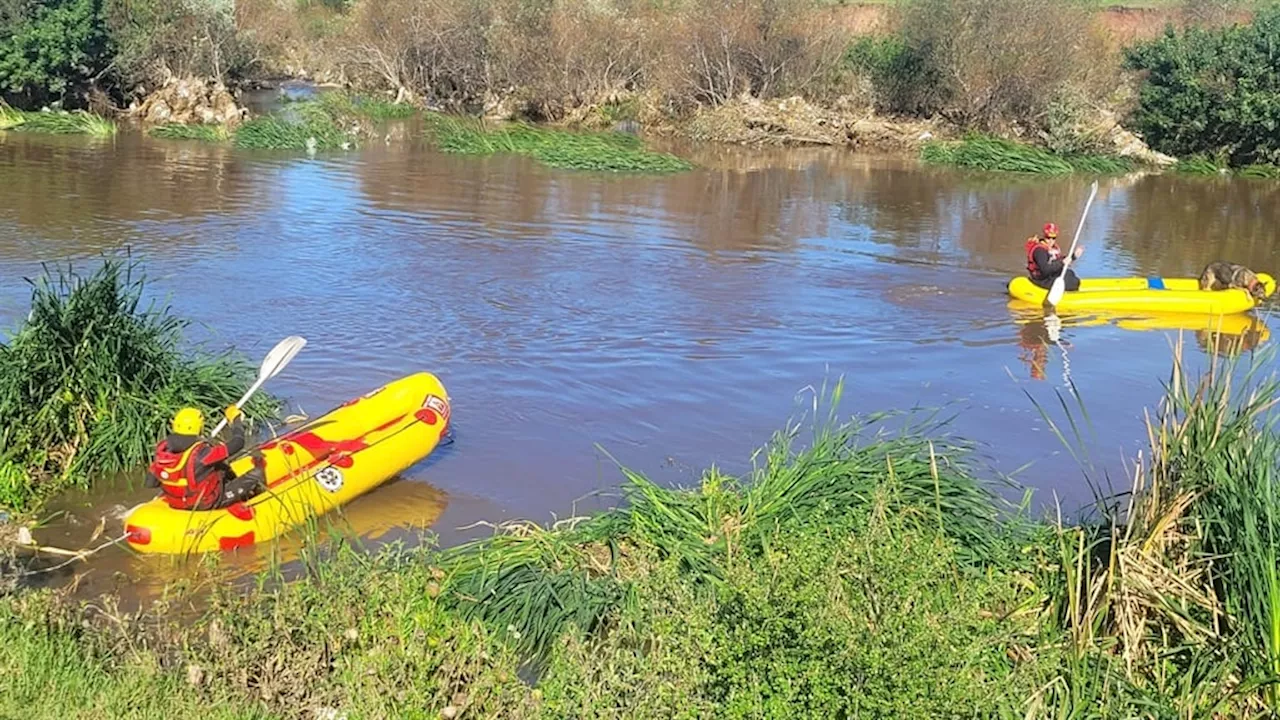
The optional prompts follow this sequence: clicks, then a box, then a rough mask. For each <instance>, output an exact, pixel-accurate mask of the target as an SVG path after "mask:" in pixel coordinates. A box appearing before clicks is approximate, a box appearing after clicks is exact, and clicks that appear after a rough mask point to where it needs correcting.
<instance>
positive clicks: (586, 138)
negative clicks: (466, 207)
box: [430, 115, 693, 173]
mask: <svg viewBox="0 0 1280 720" xmlns="http://www.w3.org/2000/svg"><path fill="white" fill-rule="evenodd" d="M430 125H431V128H432V133H433V134H434V136H435V141H436V144H437V146H438V147H439V148H440V149H441V150H443V151H444V152H452V153H463V154H469V155H492V154H497V153H514V154H522V155H529V156H532V157H534V158H537V159H538V160H539V161H540V162H542V163H544V164H546V165H549V166H551V167H557V168H566V169H571V170H598V171H607V172H630V173H672V172H680V171H684V170H688V169H690V168H692V167H693V164H692V163H690V162H688V161H687V160H684V159H682V158H679V157H676V156H674V155H670V154H668V153H658V152H653V151H650V150H646V149H644V146H643V144H642V143H641V142H640V139H639V138H637V137H635V136H633V135H628V134H625V133H573V132H566V131H563V130H552V129H548V128H539V127H532V126H529V125H524V124H515V125H505V126H501V127H497V128H488V127H486V126H485V125H484V124H483V123H481V122H479V121H470V120H463V119H460V118H453V117H444V116H440V115H434V116H432V117H431V118H430Z"/></svg>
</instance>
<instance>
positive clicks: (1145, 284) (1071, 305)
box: [1008, 273, 1276, 315]
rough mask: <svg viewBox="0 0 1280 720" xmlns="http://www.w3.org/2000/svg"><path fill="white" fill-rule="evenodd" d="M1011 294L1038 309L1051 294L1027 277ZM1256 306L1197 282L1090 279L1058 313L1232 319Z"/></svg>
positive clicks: (1266, 282)
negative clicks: (1140, 314)
mask: <svg viewBox="0 0 1280 720" xmlns="http://www.w3.org/2000/svg"><path fill="white" fill-rule="evenodd" d="M1258 279H1259V280H1260V281H1262V284H1263V287H1265V288H1266V292H1267V297H1270V296H1271V295H1272V293H1274V292H1275V290H1276V281H1275V279H1274V278H1272V277H1271V276H1270V275H1267V274H1265V273H1258ZM1008 292H1009V296H1010V297H1012V298H1014V299H1017V300H1020V301H1022V302H1026V303H1030V304H1032V305H1035V306H1042V305H1044V302H1045V297H1046V296H1047V295H1048V294H1049V291H1048V290H1046V289H1044V288H1042V287H1039V286H1038V285H1036V284H1035V283H1033V282H1031V279H1030V278H1027V277H1025V276H1020V277H1016V278H1013V279H1012V280H1010V281H1009V284H1008ZM1255 305H1257V303H1256V302H1255V300H1254V299H1253V296H1251V295H1250V294H1249V293H1248V292H1246V291H1245V290H1241V289H1235V288H1233V289H1231V290H1201V289H1200V281H1199V280H1198V279H1196V278H1088V279H1084V280H1081V281H1080V289H1079V290H1077V291H1074V292H1067V293H1066V294H1064V295H1063V296H1062V302H1060V303H1058V306H1057V310H1058V311H1059V312H1071V311H1108V310H1109V311H1112V312H1141V313H1150V312H1160V313H1192V314H1201V313H1203V314H1208V315H1232V314H1235V313H1243V312H1248V311H1249V310H1252V309H1253V308H1254V306H1255Z"/></svg>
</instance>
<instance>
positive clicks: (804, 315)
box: [0, 133, 1280, 594]
mask: <svg viewBox="0 0 1280 720" xmlns="http://www.w3.org/2000/svg"><path fill="white" fill-rule="evenodd" d="M679 150H680V151H681V152H683V153H685V154H686V155H688V156H689V157H691V158H692V159H694V160H695V161H697V162H698V163H700V164H701V166H702V167H701V168H700V169H698V170H695V171H692V172H689V173H685V174H680V175H675V176H669V177H626V176H612V175H601V174H592V173H579V172H567V171H558V170H552V169H547V168H545V167H542V166H539V165H537V164H536V163H534V162H532V161H530V160H526V159H523V158H518V157H493V158H485V159H477V158H472V157H460V156H450V155H442V154H438V153H435V152H433V151H431V150H430V149H429V148H426V147H423V146H420V145H418V144H412V143H409V144H398V143H394V142H393V143H391V144H387V143H382V142H376V143H373V144H372V145H371V146H369V147H367V148H364V149H361V150H359V151H353V152H349V153H338V154H330V155H324V154H322V155H319V156H316V157H313V158H312V157H307V156H305V155H296V154H284V153H262V152H257V153H254V152H243V151H236V150H233V149H230V148H224V147H211V146H207V145H202V144H199V143H193V142H181V141H159V140H151V139H146V138H142V137H139V136H136V135H132V134H125V133H122V134H121V135H120V136H118V137H116V138H114V139H112V140H107V141H95V140H88V139H83V138H58V137H42V136H31V135H20V134H3V133H0V323H2V324H3V325H4V326H5V327H10V328H11V327H14V326H15V325H16V324H17V323H18V322H19V321H20V320H21V318H22V317H23V316H24V315H25V313H26V308H27V302H28V299H29V294H28V287H27V286H26V285H25V283H24V282H23V281H22V278H23V277H24V276H31V275H33V274H35V273H38V272H39V271H40V263H41V262H47V261H68V260H70V261H75V262H77V263H93V262H96V257H97V255H98V254H99V253H101V252H104V251H117V250H121V249H123V248H126V247H128V248H130V249H131V252H132V254H133V257H134V258H135V259H136V260H138V261H141V263H143V267H144V268H145V270H146V272H147V275H148V277H149V279H150V285H149V287H150V288H151V291H152V292H153V293H154V294H155V295H156V296H157V297H164V296H168V297H169V299H170V301H171V303H172V306H173V308H174V309H175V311H176V312H178V313H180V314H182V315H184V316H187V317H189V318H191V319H193V320H194V321H196V323H198V327H197V328H195V330H196V337H197V339H202V340H205V341H208V342H210V343H212V344H214V346H224V345H227V344H234V345H235V346H237V347H238V348H239V349H240V350H242V351H243V352H245V353H246V354H247V355H249V356H250V357H251V358H252V359H253V360H254V362H256V361H257V360H258V359H260V358H261V357H262V354H263V353H265V352H266V350H268V349H269V348H270V347H271V346H272V345H273V344H274V343H275V342H276V341H277V340H279V339H280V338H282V337H284V336H286V335H292V334H299V335H303V336H305V337H306V338H307V339H308V341H309V344H308V345H307V348H306V349H305V350H304V351H303V352H302V354H301V355H299V356H298V357H297V358H296V359H295V360H294V362H293V363H292V364H291V365H290V366H289V367H288V369H287V370H286V371H285V372H284V373H283V374H282V375H281V376H279V377H277V378H276V379H274V380H272V381H271V382H270V384H269V385H268V388H269V389H270V390H271V391H272V392H274V393H276V394H278V395H280V396H283V397H284V398H286V399H287V401H288V402H289V405H290V409H291V410H293V411H299V410H300V411H303V412H306V413H309V414H311V415H313V416H314V415H317V414H319V413H322V412H324V411H326V410H328V409H330V408H331V407H332V406H334V405H337V404H338V403H341V402H343V401H345V400H347V399H348V398H350V397H353V396H355V395H357V394H360V393H363V392H365V391H367V390H369V389H372V388H373V387H375V386H377V385H379V384H382V383H384V382H386V381H389V380H392V379H395V378H397V377H400V376H402V375H405V374H408V373H411V372H414V371H418V370H429V371H431V372H434V373H436V374H437V375H439V376H440V377H441V379H442V380H443V381H444V383H445V385H446V386H447V387H448V389H449V391H450V394H451V395H452V397H453V399H454V423H455V428H456V442H454V443H453V444H452V445H450V446H448V447H443V448H441V449H439V450H438V451H437V452H436V453H435V454H433V455H432V456H431V457H430V458H429V459H428V460H427V461H425V462H423V463H421V464H419V465H418V466H415V467H414V468H413V469H411V470H410V471H409V472H407V473H406V474H405V475H404V476H403V477H402V478H400V479H398V480H396V481H394V482H392V483H390V484H388V485H385V486H383V487H382V488H380V489H378V490H376V491H374V492H373V493H371V494H369V495H367V496H365V497H363V498H361V499H360V500H358V501H356V502H355V503H354V504H353V505H351V506H350V507H349V508H348V509H347V511H346V513H345V517H346V520H347V522H348V523H349V524H350V527H351V528H352V529H353V530H354V531H355V532H356V533H357V534H360V535H362V536H363V537H365V538H366V539H369V540H371V541H373V543H374V544H377V543H378V542H384V541H386V540H388V539H403V538H410V539H411V538H413V537H415V536H416V534H417V532H418V531H419V530H421V529H423V528H430V529H431V530H432V531H434V532H436V533H438V534H439V536H440V539H441V541H442V542H445V543H448V542H456V541H457V540H458V539H460V538H463V537H468V536H472V535H474V534H476V533H481V532H487V530H485V529H484V528H483V527H481V528H476V527H471V528H467V526H469V525H471V524H473V523H475V522H476V521H479V520H483V521H489V522H500V521H503V520H508V519H513V518H528V519H533V520H538V521H548V520H552V519H554V518H557V517H566V516H568V515H571V514H573V513H575V512H584V511H589V510H592V509H596V508H599V507H603V506H607V505H610V504H612V503H614V502H615V501H616V498H615V496H614V495H612V494H611V492H610V491H611V490H613V489H615V488H616V487H617V484H618V482H619V480H620V477H621V474H620V472H619V471H618V469H617V468H616V467H615V465H614V463H613V461H612V460H610V459H609V457H608V456H607V455H606V454H605V452H602V449H603V451H606V452H607V453H608V454H610V455H612V456H613V457H614V458H616V459H617V460H618V461H619V462H621V463H623V464H625V465H627V466H629V467H630V468H632V469H635V470H637V471H640V472H643V473H646V474H648V475H650V476H651V477H653V478H655V479H657V480H659V481H661V482H664V483H668V484H681V483H685V484H688V483H693V482H695V481H696V480H697V477H698V473H699V471H700V469H702V468H705V467H707V466H709V465H711V464H713V463H714V464H718V465H720V466H722V467H724V468H726V469H728V470H730V471H735V472H740V471H745V470H747V469H748V468H749V467H750V457H751V453H752V451H753V450H755V449H756V448H758V447H759V446H760V445H762V444H763V443H765V442H766V441H767V440H768V438H769V436H770V434H771V433H772V432H773V431H775V430H776V429H778V428H780V427H781V426H782V425H783V424H784V423H785V422H786V421H787V420H788V418H791V417H795V416H796V415H797V414H798V413H800V412H802V411H804V410H806V409H807V408H809V407H810V405H811V402H812V393H813V389H814V388H818V387H821V385H822V384H823V382H824V381H826V382H832V381H834V380H835V379H836V378H838V377H840V376H843V377H844V378H845V379H846V384H847V389H846V392H845V399H844V403H843V406H842V410H843V411H844V412H845V413H854V412H868V411H876V410H883V409H891V408H892V409H904V408H910V407H913V406H917V405H919V406H926V407H937V406H954V409H957V410H959V411H960V414H959V416H958V418H957V419H956V421H955V423H954V425H953V428H952V429H953V430H954V431H955V432H957V433H958V434H961V435H964V436H966V437H968V438H970V439H972V440H975V441H978V442H980V443H982V445H983V447H982V451H983V453H984V455H985V457H986V458H988V459H989V461H990V465H991V466H992V468H993V469H994V471H995V472H1006V473H1007V472H1012V471H1014V470H1016V469H1019V468H1022V467H1023V466H1024V465H1027V464H1028V463H1031V465H1030V466H1029V467H1026V468H1025V469H1023V470H1022V471H1021V472H1020V473H1019V474H1018V475H1017V479H1018V480H1019V481H1020V482H1022V483H1024V484H1025V485H1027V486H1029V487H1032V488H1035V489H1036V496H1035V497H1036V499H1037V502H1038V503H1040V504H1042V505H1047V504H1051V503H1053V502H1054V500H1055V497H1056V499H1057V500H1058V501H1060V502H1061V503H1062V505H1063V507H1064V508H1065V507H1078V506H1080V505H1081V504H1083V503H1085V502H1087V501H1089V500H1090V498H1091V494H1090V490H1089V487H1088V484H1087V483H1086V482H1085V479H1084V475H1083V473H1082V471H1081V469H1080V468H1079V466H1077V465H1076V464H1075V463H1074V462H1073V461H1072V459H1071V457H1070V455H1069V454H1068V453H1066V452H1065V449H1064V447H1063V446H1062V444H1061V443H1060V441H1059V440H1058V439H1057V437H1055V436H1054V434H1053V433H1052V432H1050V431H1049V429H1048V428H1047V427H1046V424H1045V423H1044V422H1043V420H1042V419H1041V416H1040V414H1039V412H1038V411H1037V410H1036V408H1035V407H1034V405H1033V403H1032V401H1031V399H1029V398H1028V393H1029V394H1030V396H1031V398H1034V399H1035V400H1036V401H1038V402H1040V403H1042V404H1044V405H1045V406H1047V407H1050V408H1057V407H1058V401H1057V399H1056V393H1066V392H1067V385H1066V381H1065V378H1066V376H1067V375H1068V374H1069V376H1070V378H1071V380H1073V381H1074V384H1075V386H1076V388H1077V389H1078V391H1079V393H1080V396H1081V397H1082V398H1083V401H1084V403H1085V405H1086V406H1087V408H1088V411H1089V415H1090V418H1091V419H1092V422H1093V428H1092V431H1091V432H1090V434H1089V437H1088V450H1089V455H1090V458H1091V459H1092V461H1093V462H1094V464H1095V465H1096V468H1095V470H1096V472H1097V473H1099V474H1102V473H1110V474H1111V475H1112V476H1113V477H1115V478H1116V479H1117V481H1118V482H1121V483H1122V482H1123V476H1124V475H1126V474H1127V473H1128V469H1127V468H1128V465H1127V462H1128V460H1130V459H1131V458H1132V456H1133V454H1134V453H1135V451H1137V450H1138V449H1139V448H1140V447H1141V442H1142V440H1143V438H1144V431H1143V425H1142V412H1143V409H1144V408H1146V407H1148V406H1150V405H1151V404H1152V403H1154V402H1155V401H1156V400H1157V399H1158V398H1159V396H1160V393H1161V382H1162V380H1164V379H1165V378H1166V377H1167V375H1168V372H1169V368H1170V360H1171V352H1170V346H1171V343H1172V342H1174V341H1176V339H1177V335H1178V333H1177V331H1175V330H1147V331H1138V330H1132V329H1126V328H1125V327H1121V326H1119V325H1117V324H1116V323H1114V322H1106V323H1101V324H1082V325H1073V324H1072V323H1071V322H1070V321H1068V322H1067V324H1066V327H1064V329H1063V331H1062V343H1061V345H1051V344H1049V343H1048V342H1047V332H1046V328H1045V326H1044V324H1043V323H1042V322H1030V323H1025V322H1023V323H1020V322H1018V321H1017V319H1016V317H1015V315H1014V313H1013V312H1012V311H1011V310H1010V308H1009V307H1008V306H1007V297H1006V296H1005V293H1004V285H1005V283H1006V281H1007V280H1008V279H1009V278H1010V277H1011V276H1012V275H1014V274H1017V273H1020V272H1022V271H1023V264H1024V256H1023V249H1022V243H1023V240H1024V239H1025V238H1026V237H1028V236H1029V235H1031V234H1032V233H1034V232H1035V231H1036V229H1037V228H1038V227H1040V225H1041V224H1042V223H1043V222H1045V221H1046V220H1053V221H1056V222H1057V223H1058V224H1059V225H1060V226H1062V229H1063V235H1064V237H1065V242H1066V243H1069V242H1070V234H1071V233H1072V232H1073V231H1074V229H1075V226H1076V222H1077V219H1078V217H1079V213H1080V211H1081V210H1082V208H1083V205H1084V200H1085V197H1086V195H1087V192H1088V190H1087V185H1088V179H1083V178H1070V179H1043V178H1036V179H1025V178H1010V177H1002V176H990V175H978V174H968V173H962V172H955V171H948V170H938V169H929V168H923V167H920V166H919V165H918V164H917V163H916V162H914V161H913V160H910V159H904V158H900V157H888V156H884V157H882V156H871V155H864V154H856V153H853V152H849V151H845V150H830V149H793V150H785V151H755V150H747V149H723V148H713V147H702V148H680V149H679ZM1277 227H1280V184H1276V183H1269V182H1265V181H1250V180H1217V179H1211V180H1202V179H1185V178H1174V177H1160V176H1145V177H1130V178H1111V179H1103V180H1102V182H1101V187H1100V190H1099V194H1098V197H1097V200H1096V201H1095V202H1094V205H1093V210H1092V211H1091V215H1090V218H1089V221H1088V222H1087V223H1086V226H1085V229H1084V233H1083V236H1082V239H1081V242H1082V243H1083V244H1084V245H1086V247H1087V251H1086V253H1085V255H1084V257H1083V258H1082V260H1081V261H1080V262H1079V263H1078V265H1077V267H1078V271H1079V272H1080V273H1081V274H1082V275H1084V276H1127V275H1145V274H1163V275H1166V276H1172V275H1194V274H1198V273H1199V271H1200V269H1201V268H1202V267H1203V265H1204V264H1205V263H1206V262H1209V261H1211V260H1215V259H1224V260H1231V261H1234V262H1240V263H1244V264H1247V265H1250V266H1251V267H1254V268H1256V269H1263V270H1268V271H1271V272H1275V271H1277V270H1280V264H1278V263H1277V253H1276V247H1277V246H1276V240H1275V229H1276V228H1277ZM1258 315H1259V318H1260V321H1261V322H1263V323H1265V322H1267V318H1266V315H1267V313H1266V310H1265V308H1264V309H1263V310H1262V311H1260V312H1259V313H1258ZM1184 335H1185V338H1186V342H1187V354H1188V358H1189V360H1190V361H1191V362H1192V364H1194V365H1203V364H1204V363H1205V361H1206V358H1207V357H1208V356H1207V354H1206V346H1205V345H1204V344H1202V343H1198V342H1197V338H1196V335H1195V334H1194V333H1193V332H1187V333H1185V334H1184ZM1252 337H1253V338H1254V340H1255V341H1256V340H1257V339H1258V338H1259V336H1256V335H1255V336H1252ZM1267 342H1269V341H1267ZM1056 412H1057V417H1058V418H1059V419H1060V418H1061V411H1060V408H1059V409H1058V410H1056ZM139 485H140V483H139V482H138V478H133V485H132V487H130V486H129V484H128V483H123V484H115V485H111V486H104V487H102V488H99V489H97V490H95V491H94V492H93V493H91V494H82V493H73V494H70V495H68V496H66V497H63V498H60V499H59V500H58V501H57V502H56V503H55V504H54V506H53V508H52V510H54V511H57V512H58V513H59V514H58V515H57V517H55V518H54V519H53V520H52V521H51V522H50V523H49V524H48V526H46V527H44V528H41V529H40V530H38V531H37V533H36V536H37V539H39V540H41V541H43V542H46V543H50V544H54V545H59V546H63V547H80V546H81V545H82V544H83V543H84V542H86V541H87V539H88V537H89V535H90V533H91V532H92V530H93V529H94V527H95V526H96V525H97V524H98V523H99V522H100V521H101V519H102V518H103V517H107V518H108V520H107V529H106V532H105V535H107V536H109V535H111V534H113V533H118V524H119V520H118V519H116V518H117V517H118V515H119V513H120V512H121V511H122V510H123V509H125V508H128V507H130V506H132V505H133V504H135V503H137V502H140V501H141V500H143V499H146V498H147V497H149V495H150V493H148V492H147V491H145V490H142V489H141V488H140V487H139ZM464 528H466V529H464ZM269 559H270V558H269V553H268V552H267V551H266V550H262V549H256V550H253V551H244V552H242V553H241V554H240V555H237V556H235V557H231V558H225V559H224V562H225V563H228V564H229V565H230V567H233V568H235V567H238V568H242V569H243V568H258V567H263V566H264V565H265V564H266V563H267V562H268V561H269ZM183 572H186V570H185V569H184V568H182V567H180V566H176V565H175V564H174V563H173V562H172V561H168V560H158V559H155V558H141V557H136V556H134V555H132V554H131V553H129V552H128V551H126V550H124V549H118V548H115V549H111V550H109V551H105V552H103V553H101V554H99V555H98V556H96V557H95V558H93V559H92V560H91V561H89V562H86V563H78V564H75V565H73V566H72V567H70V568H68V569H67V570H66V571H64V572H61V573H58V574H57V578H56V579H54V580H52V581H53V582H77V583H80V584H81V585H83V586H84V587H87V588H92V589H94V590H102V589H110V588H128V590H129V592H134V593H140V594H145V593H147V592H149V591H154V590H155V589H157V588H159V587H160V586H161V585H162V584H163V583H164V582H166V581H168V580H172V579H173V578H174V577H177V576H180V575H181V574H182V573H183Z"/></svg>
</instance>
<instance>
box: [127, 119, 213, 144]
mask: <svg viewBox="0 0 1280 720" xmlns="http://www.w3.org/2000/svg"><path fill="white" fill-rule="evenodd" d="M147 132H148V134H149V135H151V137H157V138H164V139H166V140H199V141H201V142H209V143H216V142H226V141H227V140H230V139H231V133H229V132H227V128H226V127H225V126H223V125H184V124H182V123H170V124H168V125H157V126H156V127H153V128H151V129H150V130H149V131H147Z"/></svg>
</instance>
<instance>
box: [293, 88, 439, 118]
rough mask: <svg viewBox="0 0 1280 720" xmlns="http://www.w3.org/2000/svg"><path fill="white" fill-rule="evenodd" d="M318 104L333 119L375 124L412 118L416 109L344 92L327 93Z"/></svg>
mask: <svg viewBox="0 0 1280 720" xmlns="http://www.w3.org/2000/svg"><path fill="white" fill-rule="evenodd" d="M318 102H319V103H320V105H321V106H323V107H324V108H325V109H326V111H328V112H329V114H330V115H332V116H334V117H338V118H341V117H359V118H364V119H367V120H372V121H375V122H382V121H386V120H403V119H406V118H410V117H413V116H414V115H415V114H417V112H418V109H417V108H415V107H414V106H412V105H406V104H404V103H393V102H387V101H386V100H380V99H377V98H369V97H365V96H362V95H351V94H349V93H344V92H327V93H324V94H322V95H320V97H319V99H318Z"/></svg>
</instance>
